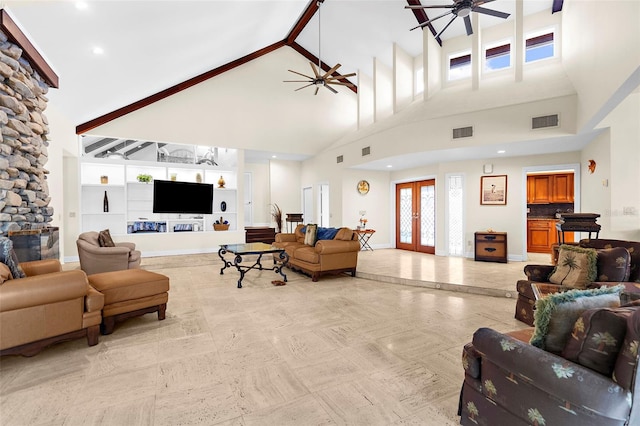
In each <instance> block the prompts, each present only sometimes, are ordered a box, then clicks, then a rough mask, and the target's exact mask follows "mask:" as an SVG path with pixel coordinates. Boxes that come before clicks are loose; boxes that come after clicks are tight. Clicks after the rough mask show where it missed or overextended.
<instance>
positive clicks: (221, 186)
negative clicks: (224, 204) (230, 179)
mask: <svg viewBox="0 0 640 426" xmlns="http://www.w3.org/2000/svg"><path fill="white" fill-rule="evenodd" d="M224 184H225V181H224V178H223V177H222V175H220V179H218V188H224Z"/></svg>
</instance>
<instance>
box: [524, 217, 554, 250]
mask: <svg viewBox="0 0 640 426" xmlns="http://www.w3.org/2000/svg"><path fill="white" fill-rule="evenodd" d="M549 222H551V221H548V220H529V221H527V251H528V252H530V253H551V245H552V244H553V243H554V242H555V241H556V240H557V238H556V237H555V235H556V232H555V226H554V229H551V227H550V223H549ZM553 222H554V223H555V221H553Z"/></svg>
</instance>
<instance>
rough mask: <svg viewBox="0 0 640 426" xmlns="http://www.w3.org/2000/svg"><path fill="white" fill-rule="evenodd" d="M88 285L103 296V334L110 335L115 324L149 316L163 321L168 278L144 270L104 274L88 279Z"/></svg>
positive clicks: (167, 297) (90, 276)
mask: <svg viewBox="0 0 640 426" xmlns="http://www.w3.org/2000/svg"><path fill="white" fill-rule="evenodd" d="M88 279H89V284H91V286H92V287H93V288H95V289H96V290H98V291H99V292H100V293H102V294H103V295H104V308H103V309H102V326H101V331H102V334H111V333H113V329H114V327H115V324H116V322H121V321H124V320H126V319H128V318H132V317H136V316H140V315H144V314H147V313H151V312H157V313H158V320H159V321H161V320H163V319H164V318H165V311H166V309H167V300H168V299H169V293H168V291H169V277H166V276H164V275H162V274H157V273H155V272H150V271H146V270H144V269H126V270H123V271H113V272H103V273H100V274H93V275H89V276H88Z"/></svg>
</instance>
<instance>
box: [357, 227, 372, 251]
mask: <svg viewBox="0 0 640 426" xmlns="http://www.w3.org/2000/svg"><path fill="white" fill-rule="evenodd" d="M353 232H355V233H356V234H358V240H359V241H360V250H361V251H363V250H365V251H366V250H371V251H373V249H372V248H371V246H370V245H369V239H370V238H371V236H372V235H373V234H375V232H376V231H375V229H356V230H355V231H353Z"/></svg>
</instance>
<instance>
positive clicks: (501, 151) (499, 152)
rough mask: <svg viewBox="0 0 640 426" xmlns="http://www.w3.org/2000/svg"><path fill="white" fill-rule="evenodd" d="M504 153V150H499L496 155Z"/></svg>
mask: <svg viewBox="0 0 640 426" xmlns="http://www.w3.org/2000/svg"><path fill="white" fill-rule="evenodd" d="M505 152H507V151H505V150H504V149H501V150H500V151H498V154H504V153H505Z"/></svg>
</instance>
